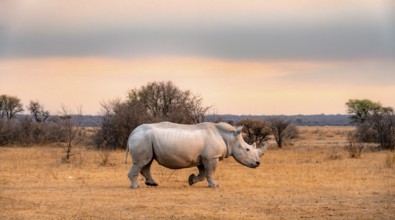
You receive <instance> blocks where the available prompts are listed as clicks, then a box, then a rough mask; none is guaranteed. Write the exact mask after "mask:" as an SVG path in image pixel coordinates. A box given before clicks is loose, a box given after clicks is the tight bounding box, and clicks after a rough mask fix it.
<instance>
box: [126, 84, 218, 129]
mask: <svg viewBox="0 0 395 220" xmlns="http://www.w3.org/2000/svg"><path fill="white" fill-rule="evenodd" d="M129 99H130V100H131V101H139V102H141V103H142V104H143V106H144V107H145V108H146V109H147V112H148V113H149V114H150V115H151V116H152V117H153V119H154V120H155V121H163V120H166V121H172V122H178V123H186V124H191V123H198V122H201V121H202V120H203V118H204V115H205V114H206V112H207V111H208V109H209V108H210V107H203V106H202V99H201V97H199V96H197V95H193V94H192V93H191V92H190V91H189V90H185V91H182V90H181V89H179V88H178V87H176V86H175V85H174V84H173V82H171V81H167V82H151V83H148V84H147V85H146V86H142V87H141V88H140V89H133V90H131V91H130V92H129Z"/></svg>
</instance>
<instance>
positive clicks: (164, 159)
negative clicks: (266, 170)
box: [126, 122, 267, 188]
mask: <svg viewBox="0 0 395 220" xmlns="http://www.w3.org/2000/svg"><path fill="white" fill-rule="evenodd" d="M241 130H242V127H238V128H237V129H235V128H234V127H232V126H231V125H229V124H227V123H218V124H215V123H209V122H205V123H201V124H197V125H181V124H174V123H170V122H161V123H156V124H143V125H140V126H139V127H137V128H136V129H135V130H134V131H133V132H132V134H131V135H130V136H129V140H128V147H127V150H126V157H127V153H128V151H130V153H131V157H132V163H133V165H132V168H131V169H130V171H129V173H128V176H129V179H130V180H131V181H132V185H131V188H137V187H138V185H137V177H138V175H139V173H141V174H142V175H143V176H144V177H145V179H146V182H145V184H146V185H149V186H157V185H158V184H157V183H156V182H155V181H154V180H153V179H152V177H151V174H150V167H151V163H152V161H153V160H154V159H155V160H156V161H157V162H158V163H159V164H160V165H162V166H165V167H167V168H171V169H181V168H189V167H194V166H196V167H197V168H198V169H199V174H198V175H195V174H191V175H190V176H189V180H188V181H189V185H192V184H194V183H196V182H199V181H202V180H204V179H205V178H206V179H207V181H208V186H209V187H218V184H217V183H216V182H215V180H214V178H213V174H214V172H215V168H216V167H217V163H218V161H219V160H222V159H223V158H227V157H229V156H233V157H234V158H235V159H236V161H238V162H239V163H241V164H243V165H245V166H247V167H251V168H256V167H258V166H259V163H260V157H261V156H262V155H263V153H264V151H265V150H266V148H267V144H266V145H265V146H264V147H262V148H256V147H255V144H254V145H248V144H247V143H245V142H244V140H243V138H242V135H241Z"/></svg>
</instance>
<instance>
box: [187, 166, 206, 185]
mask: <svg viewBox="0 0 395 220" xmlns="http://www.w3.org/2000/svg"><path fill="white" fill-rule="evenodd" d="M197 167H198V169H199V174H198V175H197V176H196V175H195V174H191V175H190V176H189V178H188V183H189V185H190V186H191V185H193V184H194V183H197V182H200V181H202V180H204V179H205V175H204V166H203V165H202V164H201V165H199V166H197Z"/></svg>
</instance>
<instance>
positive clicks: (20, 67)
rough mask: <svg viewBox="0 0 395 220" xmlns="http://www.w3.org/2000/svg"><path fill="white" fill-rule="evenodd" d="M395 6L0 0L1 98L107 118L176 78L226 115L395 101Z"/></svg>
mask: <svg viewBox="0 0 395 220" xmlns="http://www.w3.org/2000/svg"><path fill="white" fill-rule="evenodd" d="M393 39H395V2H394V1H392V0H358V1H357V0H342V1H316V0H298V1H294V0H282V1H274V0H268V1H260V0H259V1H258V0H251V1H237V0H230V1H222V0H221V1H206V0H200V1H194V0H192V1H182V0H171V1H166V2H163V3H162V2H158V1H153V0H148V1H137V0H136V1H135V0H114V1H90V0H86V1H77V0H70V1H52V0H35V1H30V0H2V1H0V94H7V95H14V96H17V97H19V98H21V99H22V102H23V104H24V105H25V106H26V105H27V104H28V103H29V101H30V100H37V101H39V102H40V103H42V104H43V105H44V106H45V107H46V108H47V109H48V110H49V111H50V112H51V113H52V114H56V113H57V111H58V110H60V109H61V105H66V106H68V107H70V108H72V109H77V106H80V105H81V106H82V110H83V113H85V114H98V113H99V112H100V102H102V101H108V100H111V99H115V98H120V99H125V98H126V95H127V92H128V91H129V90H130V89H133V88H139V87H141V86H143V85H145V84H147V83H148V82H152V81H168V80H171V81H173V82H174V83H175V84H176V85H177V86H178V87H179V88H181V89H189V90H191V91H192V92H193V93H195V94H199V95H201V96H202V98H203V100H204V104H205V105H207V106H212V112H210V113H213V112H216V113H219V114H320V113H325V114H337V113H340V114H343V113H345V112H346V109H345V106H344V103H345V102H346V101H347V100H348V99H351V98H368V99H372V100H373V101H379V102H381V103H382V104H383V105H385V106H392V107H395V99H394V97H395V96H394V95H393V94H395V41H394V40H393Z"/></svg>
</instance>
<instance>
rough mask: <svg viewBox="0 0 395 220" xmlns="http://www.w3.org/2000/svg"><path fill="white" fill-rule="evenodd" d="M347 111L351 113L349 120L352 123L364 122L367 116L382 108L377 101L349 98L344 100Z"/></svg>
mask: <svg viewBox="0 0 395 220" xmlns="http://www.w3.org/2000/svg"><path fill="white" fill-rule="evenodd" d="M346 106H347V113H348V114H351V116H350V120H351V123H353V124H360V123H364V122H365V121H366V120H367V119H368V118H369V116H371V115H373V114H374V113H375V112H377V111H380V110H381V109H383V106H382V105H381V104H380V103H379V102H373V101H371V100H369V99H350V100H348V102H346Z"/></svg>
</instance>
